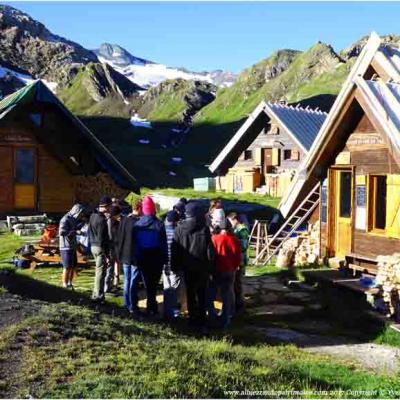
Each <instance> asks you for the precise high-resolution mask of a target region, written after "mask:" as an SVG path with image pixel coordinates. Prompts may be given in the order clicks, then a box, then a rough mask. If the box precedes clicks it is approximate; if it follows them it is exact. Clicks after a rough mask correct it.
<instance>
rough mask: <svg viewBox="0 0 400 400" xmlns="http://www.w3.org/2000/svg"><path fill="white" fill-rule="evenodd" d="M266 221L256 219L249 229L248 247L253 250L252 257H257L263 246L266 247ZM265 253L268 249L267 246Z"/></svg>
mask: <svg viewBox="0 0 400 400" xmlns="http://www.w3.org/2000/svg"><path fill="white" fill-rule="evenodd" d="M267 227H268V221H266V220H260V219H256V220H255V222H254V225H253V228H252V230H251V233H250V236H249V241H248V248H249V250H254V257H257V256H258V255H259V254H260V253H261V251H262V250H263V249H264V247H268V228H267ZM267 254H269V250H268V248H267Z"/></svg>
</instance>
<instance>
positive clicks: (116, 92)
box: [59, 63, 142, 116]
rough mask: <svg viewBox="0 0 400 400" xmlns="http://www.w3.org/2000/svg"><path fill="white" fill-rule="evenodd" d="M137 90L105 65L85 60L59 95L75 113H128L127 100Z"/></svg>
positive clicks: (139, 89)
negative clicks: (87, 62) (84, 63)
mask: <svg viewBox="0 0 400 400" xmlns="http://www.w3.org/2000/svg"><path fill="white" fill-rule="evenodd" d="M141 90H142V88H141V87H140V86H138V85H136V84H135V83H133V82H131V81H130V80H129V79H128V78H126V77H125V76H124V75H122V74H120V73H119V72H117V71H115V70H114V69H113V68H112V67H110V66H109V65H107V64H102V63H89V64H86V65H84V66H82V67H79V68H78V70H77V73H76V75H75V76H74V78H73V79H72V80H71V81H70V83H69V84H68V85H66V86H65V87H64V88H63V89H62V90H60V92H59V97H60V98H61V100H63V101H64V103H65V105H66V106H67V107H68V108H69V109H70V110H71V111H72V112H74V113H76V114H79V115H99V114H100V115H114V116H117V115H118V116H121V115H125V116H129V111H128V110H129V109H130V108H131V106H130V101H132V98H133V97H135V96H137V94H138V92H139V91H141ZM110 99H111V100H112V101H110Z"/></svg>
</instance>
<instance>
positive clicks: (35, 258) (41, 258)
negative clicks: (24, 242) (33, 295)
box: [21, 242, 87, 271]
mask: <svg viewBox="0 0 400 400" xmlns="http://www.w3.org/2000/svg"><path fill="white" fill-rule="evenodd" d="M34 249H35V253H34V254H33V255H29V256H21V258H22V259H24V260H27V261H29V263H30V267H29V270H30V271H33V270H34V269H35V268H36V266H37V264H39V263H45V264H46V263H59V264H61V255H60V249H59V246H58V243H44V242H39V243H36V244H34ZM76 255H77V260H78V265H86V264H87V260H86V258H85V257H84V256H83V254H81V253H80V252H79V251H77V252H76Z"/></svg>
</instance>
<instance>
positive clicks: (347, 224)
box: [330, 169, 353, 257]
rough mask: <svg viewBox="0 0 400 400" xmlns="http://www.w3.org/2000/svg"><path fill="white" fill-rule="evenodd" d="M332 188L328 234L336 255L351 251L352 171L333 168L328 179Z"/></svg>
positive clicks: (343, 254) (340, 255)
mask: <svg viewBox="0 0 400 400" xmlns="http://www.w3.org/2000/svg"><path fill="white" fill-rule="evenodd" d="M330 183H331V186H332V187H330V189H333V190H332V194H331V196H332V197H331V199H332V202H333V203H334V204H333V207H332V208H331V210H330V211H331V216H332V218H330V223H331V224H333V226H331V229H330V234H331V235H333V236H334V237H333V238H332V239H333V240H332V239H331V241H330V243H331V248H333V253H334V255H335V256H336V257H344V256H345V255H346V254H348V253H351V247H352V246H351V245H352V212H353V173H352V171H351V170H349V169H346V170H345V169H343V170H342V169H335V170H333V171H332V172H331V179H330Z"/></svg>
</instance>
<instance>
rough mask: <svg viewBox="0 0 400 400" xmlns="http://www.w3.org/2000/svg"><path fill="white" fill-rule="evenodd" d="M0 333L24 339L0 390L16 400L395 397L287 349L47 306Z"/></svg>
mask: <svg viewBox="0 0 400 400" xmlns="http://www.w3.org/2000/svg"><path fill="white" fill-rule="evenodd" d="M10 331H11V332H10ZM0 335H1V338H3V337H7V343H12V341H13V340H12V339H13V337H15V336H18V337H20V338H21V337H22V338H23V343H24V346H23V351H22V352H21V354H20V357H21V358H20V363H21V367H19V368H15V370H14V371H13V374H12V377H10V378H9V379H7V380H6V382H5V383H3V385H4V386H5V387H4V386H3V390H4V391H5V392H6V390H7V389H8V388H9V387H10V386H12V390H13V394H14V395H15V397H19V398H22V397H27V396H29V395H30V396H34V397H46V398H52V397H55V398H87V397H90V398H126V397H128V398H133V397H139V398H144V397H145V398H164V397H165V398H170V397H178V398H227V397H249V395H247V396H243V395H242V396H241V395H240V393H236V392H235V391H242V390H247V391H285V390H290V391H294V390H298V391H300V390H307V391H311V392H313V391H314V396H312V395H311V397H321V395H318V391H331V395H330V397H339V396H338V395H337V394H336V396H335V392H334V391H336V392H338V391H350V390H352V391H356V390H363V391H375V393H372V395H365V396H363V397H376V398H378V397H394V396H393V395H392V396H391V395H390V392H389V390H396V391H398V390H400V382H399V380H398V379H397V378H395V377H393V378H389V377H387V376H382V375H379V374H374V373H367V372H365V371H361V370H358V369H357V368H355V367H354V366H353V365H351V364H347V365H345V364H341V363H336V362H332V361H331V360H330V359H329V358H326V357H319V356H315V355H310V354H307V353H304V352H303V351H301V350H298V349H296V348H295V347H293V346H274V347H273V346H266V345H260V346H243V345H238V344H233V343H232V342H231V341H230V340H229V338H226V339H225V340H224V339H212V338H207V339H204V338H203V339H202V338H198V337H196V336H190V335H185V334H181V333H179V332H177V331H175V330H173V329H171V328H168V327H166V326H163V325H153V324H148V323H137V322H134V321H132V320H129V319H124V318H119V317H112V316H110V315H107V314H100V313H98V312H96V311H93V310H89V309H86V308H83V307H78V306H71V305H67V304H57V305H51V306H48V307H45V308H44V309H43V310H42V312H41V313H40V314H39V315H37V316H35V317H32V318H30V319H28V320H25V321H24V322H23V323H21V324H20V325H19V326H17V328H16V327H15V326H14V327H11V328H9V330H7V329H6V330H5V331H2V332H1V334H0ZM20 340H21V339H20ZM5 347H6V348H5V349H4V348H3V353H4V352H5V351H7V350H8V349H7V346H5ZM22 366H23V367H22ZM6 393H7V392H6ZM250 397H255V398H260V397H279V394H275V395H274V394H273V393H272V394H270V395H268V394H264V395H263V394H261V393H259V394H258V395H257V394H256V395H253V396H250ZM282 397H288V396H287V395H283V396H282ZM289 397H310V396H304V395H303V396H301V395H300V396H299V395H296V394H292V395H290V396H289ZM342 397H343V395H342ZM346 397H350V398H351V397H360V396H357V395H354V394H353V395H352V394H351V393H350V394H347V395H346Z"/></svg>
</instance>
